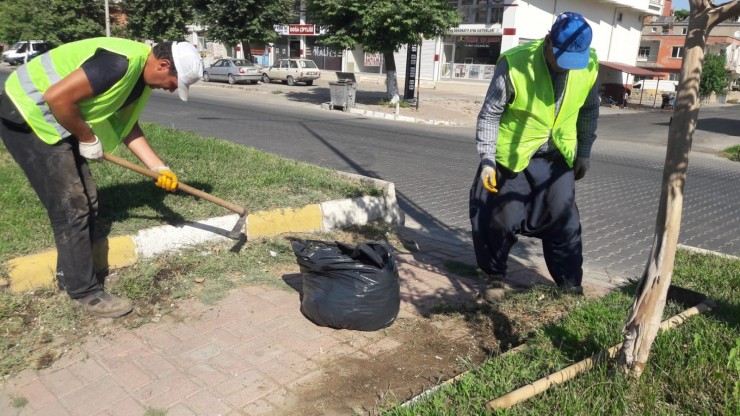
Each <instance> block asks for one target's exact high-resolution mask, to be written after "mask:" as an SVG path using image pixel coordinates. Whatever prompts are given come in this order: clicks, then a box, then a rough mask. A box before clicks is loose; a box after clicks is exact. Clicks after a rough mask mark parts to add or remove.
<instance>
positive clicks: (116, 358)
mask: <svg viewBox="0 0 740 416" xmlns="http://www.w3.org/2000/svg"><path fill="white" fill-rule="evenodd" d="M108 351H109V350H108V349H105V350H102V351H101V353H100V354H97V356H98V360H99V362H100V363H101V364H102V365H103V366H104V367H106V368H107V369H108V370H115V369H116V368H118V367H121V366H122V365H125V364H128V363H130V362H133V361H134V360H136V359H137V358H139V357H141V356H145V355H148V354H151V353H152V352H153V351H152V349H151V348H149V347H148V346H146V345H144V344H141V343H140V344H139V346H137V347H135V348H133V349H128V350H126V351H121V352H118V353H115V352H113V351H111V352H110V353H109V352H108Z"/></svg>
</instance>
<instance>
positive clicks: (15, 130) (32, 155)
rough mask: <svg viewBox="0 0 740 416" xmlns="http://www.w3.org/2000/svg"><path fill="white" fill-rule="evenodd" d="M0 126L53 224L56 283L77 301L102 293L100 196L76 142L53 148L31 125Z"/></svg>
mask: <svg viewBox="0 0 740 416" xmlns="http://www.w3.org/2000/svg"><path fill="white" fill-rule="evenodd" d="M0 99H2V98H0ZM0 122H1V123H0V138H2V141H3V143H4V144H5V147H6V148H7V149H8V152H9V153H10V154H11V156H13V159H15V161H16V162H17V163H18V165H20V167H21V169H23V172H25V174H26V176H27V177H28V180H29V182H31V186H32V187H33V189H34V190H35V191H36V194H37V195H38V197H39V199H40V200H41V203H42V204H43V205H44V207H45V208H46V211H47V213H48V215H49V220H51V228H52V230H53V231H54V241H55V243H56V247H57V281H58V283H59V284H60V286H61V287H64V288H65V289H66V290H67V293H68V294H69V296H70V297H71V298H73V299H79V298H82V297H85V296H87V295H89V294H91V293H94V292H97V291H99V290H101V289H102V284H101V283H100V282H99V281H98V279H97V278H96V277H95V274H94V272H93V256H92V241H93V230H94V228H95V215H96V213H97V210H98V193H97V190H96V188H95V183H94V182H93V180H92V176H90V169H89V167H88V165H87V161H86V159H85V158H83V157H82V156H80V153H79V149H78V145H77V140H75V139H66V140H63V141H61V142H59V143H57V144H54V145H49V144H46V143H45V142H43V141H42V140H41V139H40V138H39V137H38V136H36V134H35V133H34V132H33V131H32V130H31V129H30V128H29V127H28V125H25V124H23V125H19V124H15V123H12V122H9V121H7V120H5V119H0Z"/></svg>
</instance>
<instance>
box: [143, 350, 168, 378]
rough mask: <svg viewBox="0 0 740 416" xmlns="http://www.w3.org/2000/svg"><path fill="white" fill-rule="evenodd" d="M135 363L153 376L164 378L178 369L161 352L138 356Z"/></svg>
mask: <svg viewBox="0 0 740 416" xmlns="http://www.w3.org/2000/svg"><path fill="white" fill-rule="evenodd" d="M134 363H135V364H136V365H137V366H139V368H140V369H142V370H144V371H145V372H146V373H147V374H149V375H150V376H152V377H153V378H162V377H164V376H166V375H167V374H170V373H171V372H173V371H175V370H177V367H175V365H173V364H172V363H170V362H169V361H167V359H166V358H165V356H164V355H163V354H162V353H159V352H157V353H153V354H147V355H144V356H142V357H138V358H137V359H136V360H135V361H134Z"/></svg>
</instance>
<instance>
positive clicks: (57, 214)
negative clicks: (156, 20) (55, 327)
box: [0, 38, 203, 317]
mask: <svg viewBox="0 0 740 416" xmlns="http://www.w3.org/2000/svg"><path fill="white" fill-rule="evenodd" d="M202 73H203V64H202V62H201V60H200V55H199V54H198V51H197V50H196V49H195V47H194V46H193V45H191V44H190V43H187V42H163V43H160V44H157V45H156V46H154V47H151V46H149V45H145V44H143V43H139V42H134V41H131V40H126V39H117V38H94V39H86V40H81V41H77V42H71V43H67V44H64V45H62V46H59V47H57V48H55V49H52V50H51V51H49V52H47V53H45V54H43V55H40V56H38V57H37V58H35V59H33V60H31V61H29V62H28V63H27V64H25V65H23V66H21V67H19V68H18V69H17V70H16V71H15V72H14V73H13V74H11V76H10V77H9V78H8V79H7V81H6V82H5V90H4V92H3V95H2V96H0V121H1V123H0V138H2V141H3V143H4V144H5V147H6V148H7V149H8V152H9V153H10V154H11V155H12V157H13V159H15V161H16V162H17V163H18V165H20V167H21V169H23V171H24V172H25V174H26V176H27V177H28V180H29V182H30V183H31V186H32V187H33V189H34V190H35V191H36V194H37V195H38V196H39V199H40V200H41V202H42V204H43V205H44V207H45V208H46V210H47V213H48V215H49V219H50V220H51V226H52V229H53V232H54V241H55V244H56V248H57V258H58V260H57V270H56V278H57V284H58V286H59V287H60V289H63V290H66V292H67V294H68V295H69V296H70V297H71V298H72V299H74V300H76V301H77V302H78V303H79V305H80V306H81V307H82V308H83V309H84V310H85V311H86V312H88V313H89V314H92V315H95V316H99V317H118V316H122V315H125V314H127V313H129V312H131V310H132V309H133V305H132V303H131V302H130V301H129V300H128V299H124V298H120V297H117V296H114V295H111V294H108V293H106V292H105V291H104V290H103V285H102V282H101V281H99V280H98V279H97V277H96V275H95V272H94V270H93V258H92V243H93V231H94V229H95V216H96V213H97V209H98V195H97V190H96V188H95V183H94V182H93V179H92V177H91V175H90V169H89V167H88V164H87V161H88V160H93V161H102V160H103V151H111V150H113V149H114V148H115V147H116V146H117V145H118V144H119V143H121V142H123V143H124V144H125V145H126V146H127V147H128V148H129V149H130V150H131V151H132V152H133V153H134V154H135V155H136V156H137V157H138V158H139V159H140V160H141V161H142V162H143V163H144V164H145V165H146V166H147V167H148V168H150V169H152V170H153V171H155V172H158V173H159V175H160V176H159V179H158V180H157V181H156V185H157V186H160V187H162V188H164V189H166V190H168V191H170V192H174V191H175V190H176V189H177V176H176V175H175V174H174V173H173V172H172V170H170V168H168V167H167V166H166V165H165V164H164V162H162V160H161V159H160V158H159V157H158V156H157V154H156V153H155V152H154V150H153V149H152V148H151V146H150V145H149V142H148V141H147V139H146V137H145V136H144V133H143V132H142V130H141V128H140V127H139V124H138V119H139V115H140V114H141V112H142V110H143V108H144V106H145V104H146V102H147V101H148V99H149V96H150V94H151V90H152V89H156V88H159V89H164V90H167V91H170V92H174V91H175V90H177V91H178V93H179V95H180V98H181V99H182V100H184V101H187V98H188V87H189V86H190V85H191V84H193V83H195V82H196V81H198V80H199V79H200V77H201V76H202Z"/></svg>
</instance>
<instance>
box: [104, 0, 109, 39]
mask: <svg viewBox="0 0 740 416" xmlns="http://www.w3.org/2000/svg"><path fill="white" fill-rule="evenodd" d="M105 36H106V37H108V38H109V37H110V10H109V9H108V0H105Z"/></svg>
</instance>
